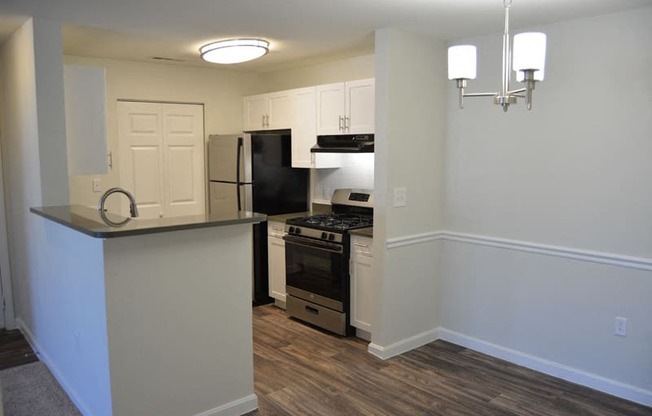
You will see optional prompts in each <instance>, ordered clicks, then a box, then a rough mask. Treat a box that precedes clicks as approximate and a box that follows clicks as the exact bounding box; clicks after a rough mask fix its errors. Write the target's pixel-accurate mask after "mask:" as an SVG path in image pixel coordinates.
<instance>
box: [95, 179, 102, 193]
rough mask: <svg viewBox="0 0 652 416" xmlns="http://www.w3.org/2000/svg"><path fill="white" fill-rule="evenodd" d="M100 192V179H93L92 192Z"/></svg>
mask: <svg viewBox="0 0 652 416" xmlns="http://www.w3.org/2000/svg"><path fill="white" fill-rule="evenodd" d="M101 191H102V179H100V178H94V179H93V192H101Z"/></svg>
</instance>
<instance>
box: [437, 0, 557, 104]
mask: <svg viewBox="0 0 652 416" xmlns="http://www.w3.org/2000/svg"><path fill="white" fill-rule="evenodd" d="M503 5H504V7H505V31H504V32H503V59H502V63H503V72H502V87H501V89H500V91H499V92H481V93H467V92H466V85H467V81H468V80H470V79H475V77H476V48H475V46H472V45H459V46H451V47H450V48H448V79H449V80H452V81H455V82H456V83H457V88H458V91H459V106H460V108H464V97H494V103H495V104H498V105H500V106H501V107H502V108H503V111H505V112H506V111H507V110H508V109H509V106H510V105H511V104H516V99H517V98H525V102H526V104H527V109H528V110H531V109H532V91H533V90H534V88H535V86H536V83H537V82H539V81H543V78H544V73H545V63H546V35H545V34H544V33H520V34H518V35H516V36H514V44H513V48H512V44H511V42H510V38H509V8H510V6H511V5H512V0H503ZM512 68H513V69H514V71H515V72H516V80H517V81H519V82H522V83H524V84H525V87H524V88H519V89H515V90H510V88H509V83H510V77H511V72H512Z"/></svg>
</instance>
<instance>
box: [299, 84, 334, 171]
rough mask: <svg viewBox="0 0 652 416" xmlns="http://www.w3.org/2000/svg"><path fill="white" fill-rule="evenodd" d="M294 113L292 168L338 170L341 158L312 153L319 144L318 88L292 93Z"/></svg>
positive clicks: (301, 89) (303, 89) (302, 89)
mask: <svg viewBox="0 0 652 416" xmlns="http://www.w3.org/2000/svg"><path fill="white" fill-rule="evenodd" d="M290 101H291V108H292V110H291V112H292V123H291V124H292V127H291V128H292V167H293V168H336V167H339V166H340V165H341V157H340V156H339V155H336V154H317V153H311V152H310V149H311V148H312V147H313V146H314V145H315V144H316V143H317V128H316V126H317V124H316V117H317V109H316V106H317V102H316V88H315V87H308V88H299V89H296V90H292V91H290Z"/></svg>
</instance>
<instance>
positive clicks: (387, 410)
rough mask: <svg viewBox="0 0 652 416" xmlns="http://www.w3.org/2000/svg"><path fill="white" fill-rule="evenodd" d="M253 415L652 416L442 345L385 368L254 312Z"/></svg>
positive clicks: (349, 346)
mask: <svg viewBox="0 0 652 416" xmlns="http://www.w3.org/2000/svg"><path fill="white" fill-rule="evenodd" d="M253 331H254V369H255V374H254V380H255V391H256V394H257V395H258V402H259V409H258V410H257V411H255V412H252V413H250V414H249V415H251V416H289V415H297V416H298V415H301V416H305V415H310V416H319V415H324V416H337V415H369V416H402V415H409V416H422V415H424V416H425V415H433V416H434V415H451V416H466V415H468V416H494V415H505V416H520V415H528V416H584V415H587V416H588V415H592V416H652V408H648V407H644V406H640V405H637V404H634V403H631V402H628V401H625V400H622V399H619V398H616V397H613V396H609V395H606V394H603V393H600V392H597V391H594V390H591V389H588V388H586V387H581V386H578V385H575V384H571V383H568V382H565V381H563V380H560V379H557V378H554V377H550V376H547V375H544V374H541V373H538V372H535V371H532V370H529V369H526V368H524V367H519V366H517V365H514V364H510V363H507V362H505V361H502V360H498V359H495V358H492V357H489V356H486V355H484V354H480V353H477V352H475V351H472V350H469V349H466V348H462V347H459V346H456V345H454V344H450V343H447V342H444V341H436V342H433V343H431V344H428V345H426V346H423V347H421V348H418V349H416V350H413V351H410V352H408V353H406V354H403V355H401V356H399V357H394V358H392V359H389V360H385V361H383V360H381V359H379V358H376V357H374V356H373V355H371V354H369V353H368V352H367V343H366V342H365V341H362V340H360V339H357V338H342V337H338V336H335V335H331V334H329V333H326V332H324V331H321V330H319V329H316V328H314V327H310V326H307V325H305V324H303V323H300V322H298V321H295V320H293V319H289V318H288V317H287V316H286V314H285V312H284V311H283V310H281V309H278V308H276V307H274V306H272V305H268V306H261V307H257V308H254V319H253Z"/></svg>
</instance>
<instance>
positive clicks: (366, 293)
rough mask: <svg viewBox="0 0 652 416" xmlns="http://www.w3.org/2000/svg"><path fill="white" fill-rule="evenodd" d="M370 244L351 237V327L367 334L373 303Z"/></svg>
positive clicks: (364, 239) (361, 238) (368, 239)
mask: <svg viewBox="0 0 652 416" xmlns="http://www.w3.org/2000/svg"><path fill="white" fill-rule="evenodd" d="M372 244H373V239H372V238H369V237H363V236H358V235H353V236H351V263H350V267H349V275H350V278H351V325H352V326H353V327H355V328H358V329H361V330H363V331H366V332H368V333H371V319H372V314H373V302H374V299H373V296H374V276H373V257H372Z"/></svg>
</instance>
